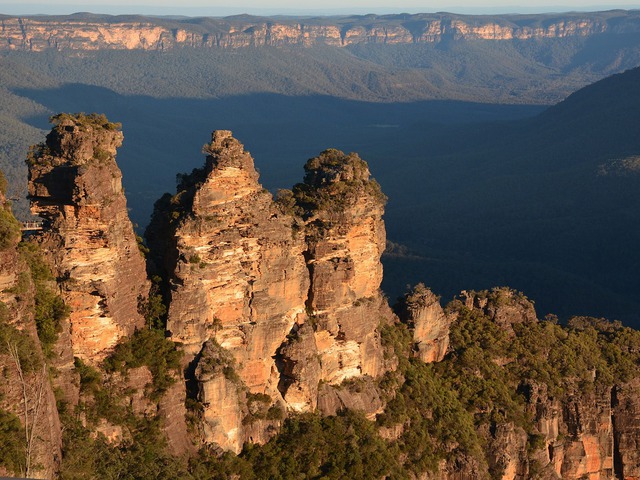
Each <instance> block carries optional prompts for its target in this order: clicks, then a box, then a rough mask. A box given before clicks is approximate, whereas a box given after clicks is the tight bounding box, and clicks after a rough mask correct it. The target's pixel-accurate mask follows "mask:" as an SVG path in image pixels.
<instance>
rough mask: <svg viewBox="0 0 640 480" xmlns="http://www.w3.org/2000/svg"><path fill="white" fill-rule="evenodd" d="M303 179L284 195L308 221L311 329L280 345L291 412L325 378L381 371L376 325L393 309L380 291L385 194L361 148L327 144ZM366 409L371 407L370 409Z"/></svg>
mask: <svg viewBox="0 0 640 480" xmlns="http://www.w3.org/2000/svg"><path fill="white" fill-rule="evenodd" d="M305 172H306V174H305V179H304V183H302V184H299V185H296V186H295V187H294V190H293V192H292V193H291V198H288V199H287V198H284V196H283V198H282V199H281V201H282V203H283V204H287V205H288V206H289V207H291V208H293V209H294V211H295V212H296V213H298V214H300V215H301V216H302V218H303V219H304V221H305V232H306V233H305V236H306V243H307V250H306V251H305V259H306V264H307V268H308V269H309V277H310V280H311V283H310V288H309V292H308V297H307V298H306V306H307V312H308V313H309V315H310V322H311V323H312V325H313V328H312V329H306V330H301V331H298V332H296V336H295V337H293V338H292V339H290V340H289V342H287V344H286V345H285V346H284V347H283V348H282V349H281V351H280V361H281V363H282V372H283V378H282V381H281V384H280V391H281V392H282V394H283V396H284V398H285V400H287V401H290V405H291V408H293V409H294V410H300V411H304V410H308V409H311V410H313V409H315V407H316V403H315V396H314V395H313V393H314V392H307V393H310V395H308V394H305V392H304V390H305V389H306V388H309V386H311V388H313V385H315V384H317V381H318V380H320V381H322V382H325V383H326V384H328V385H339V384H340V383H342V382H343V381H345V380H348V379H350V378H358V377H362V376H365V375H366V376H369V377H377V376H379V375H380V374H381V373H383V371H385V369H386V366H385V364H384V359H383V350H382V347H381V345H380V338H379V333H378V327H379V325H380V322H381V321H383V322H385V321H388V320H389V319H390V317H391V312H390V311H389V307H388V305H387V303H386V300H385V299H384V298H383V297H382V295H381V293H380V290H379V288H380V282H381V281H382V264H381V263H380V256H381V255H382V252H383V250H384V246H385V240H386V237H385V228H384V222H383V221H382V214H383V211H384V204H385V201H386V198H385V197H384V195H383V194H382V192H381V191H380V187H379V185H378V184H377V183H376V182H375V181H374V180H372V179H370V173H369V169H368V167H367V164H366V163H365V162H364V161H363V160H362V159H360V158H359V157H358V156H357V155H356V154H349V155H345V154H344V153H342V152H340V151H338V150H326V151H324V152H323V153H322V154H321V155H320V156H318V157H316V158H313V159H311V160H309V161H308V162H307V164H306V165H305ZM365 410H367V409H365Z"/></svg>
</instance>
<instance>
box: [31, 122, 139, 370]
mask: <svg viewBox="0 0 640 480" xmlns="http://www.w3.org/2000/svg"><path fill="white" fill-rule="evenodd" d="M53 122H54V124H55V126H54V128H53V129H52V131H51V133H49V135H47V140H46V142H45V143H43V144H40V145H37V146H35V147H34V148H32V151H31V152H30V155H29V159H28V162H27V163H28V166H29V197H30V200H31V208H32V212H33V213H34V214H36V215H39V216H40V217H42V218H43V219H44V221H45V229H44V230H43V232H42V233H41V234H40V235H39V236H38V238H37V241H38V242H39V244H40V245H41V246H42V248H43V250H44V252H45V253H46V255H47V256H48V258H49V260H50V263H51V265H52V267H53V270H54V274H55V276H56V278H57V280H58V282H59V285H60V288H61V290H62V296H63V298H64V301H65V303H66V304H67V305H68V306H69V307H70V308H71V314H70V316H69V319H68V321H67V322H66V324H65V325H64V326H63V332H62V334H61V341H60V342H59V355H61V356H62V357H64V358H66V362H67V363H68V362H70V361H72V357H73V356H75V357H79V358H81V359H82V360H84V361H85V362H87V363H89V364H92V365H97V364H98V363H99V362H100V361H101V360H102V359H103V358H104V357H105V355H106V354H107V353H108V352H109V351H110V350H111V349H112V348H113V347H114V345H115V344H116V343H117V342H118V340H119V339H120V338H122V337H123V336H127V335H130V334H132V333H133V332H134V330H135V329H136V328H140V327H142V326H143V325H144V319H143V318H142V316H141V314H140V313H139V312H138V310H139V305H140V302H142V301H144V299H145V297H146V296H147V294H148V291H149V284H148V281H147V279H146V268H145V263H144V259H143V257H142V254H141V253H140V251H139V249H138V246H137V242H136V237H135V235H134V232H133V227H132V225H131V221H130V220H129V217H128V214H127V207H126V200H125V197H124V192H123V189H122V183H121V179H122V174H121V173H120V170H119V168H118V167H117V165H116V163H115V155H116V149H117V148H118V147H119V146H120V144H121V143H122V138H123V136H122V133H121V132H120V130H119V126H118V125H116V124H113V123H110V122H108V121H107V120H106V118H104V116H99V115H88V116H86V115H82V114H79V115H77V116H71V115H66V114H62V115H58V116H57V117H54V118H53Z"/></svg>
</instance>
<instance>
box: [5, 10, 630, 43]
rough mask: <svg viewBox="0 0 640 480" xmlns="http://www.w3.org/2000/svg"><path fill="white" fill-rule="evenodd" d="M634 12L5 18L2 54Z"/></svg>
mask: <svg viewBox="0 0 640 480" xmlns="http://www.w3.org/2000/svg"><path fill="white" fill-rule="evenodd" d="M638 19H639V14H638V13H637V12H635V11H628V12H624V11H610V12H599V13H563V14H556V15H545V16H541V15H539V16H533V15H503V16H475V17H473V16H468V15H455V14H447V13H437V14H417V15H386V16H377V15H366V16H360V17H359V16H353V17H341V18H340V17H333V18H329V17H327V18H313V19H291V20H285V19H282V18H278V19H265V18H261V17H250V16H237V17H229V18H208V19H202V20H200V21H193V20H192V19H188V20H184V21H179V20H173V21H170V20H167V19H151V18H146V17H137V18H131V17H129V18H122V17H107V16H103V17H100V16H96V15H85V16H83V15H74V16H70V17H68V19H62V20H61V19H60V17H3V18H0V49H4V50H28V51H43V50H47V49H56V50H103V49H106V50H167V49H172V48H180V47H197V48H242V47H261V46H276V47H277V46H282V45H301V46H305V47H310V46H314V45H330V46H335V47H344V46H349V45H354V44H363V43H377V44H409V43H436V42H442V41H445V40H447V41H452V40H453V41H460V40H462V41H468V40H491V41H502V40H529V39H547V38H566V37H585V36H589V35H599V34H604V33H607V34H609V33H619V34H623V33H624V34H628V33H637V32H638V31H640V22H639V21H638Z"/></svg>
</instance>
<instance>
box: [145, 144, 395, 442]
mask: <svg viewBox="0 0 640 480" xmlns="http://www.w3.org/2000/svg"><path fill="white" fill-rule="evenodd" d="M205 152H206V153H207V159H206V164H205V166H204V167H203V168H201V169H196V170H194V171H193V172H192V173H191V174H189V175H184V176H181V177H180V184H179V185H178V193H177V194H176V195H173V196H171V195H166V196H165V197H163V199H161V200H160V201H159V202H158V203H157V204H156V211H155V213H154V217H153V219H152V222H151V224H150V226H149V228H148V230H147V234H146V236H147V241H148V243H149V246H150V248H151V251H152V254H153V257H154V259H155V260H156V262H157V264H158V265H159V267H160V269H161V271H162V275H163V276H164V277H165V278H167V279H168V282H169V291H168V296H169V297H170V300H169V302H170V306H169V312H168V320H167V331H168V333H169V335H170V338H171V339H173V340H174V341H176V342H179V343H180V344H181V345H182V348H183V349H184V351H185V353H186V360H187V361H191V362H192V367H191V368H192V369H193V371H194V374H195V378H194V379H195V381H196V382H197V383H198V385H199V389H198V399H199V400H200V402H201V403H202V404H203V405H205V407H204V413H203V419H204V436H205V441H206V442H208V443H217V444H218V445H220V446H222V447H223V448H227V449H231V450H234V451H236V452H238V451H240V449H241V447H242V444H243V443H244V442H245V441H247V440H249V439H250V438H252V439H253V441H260V439H266V438H268V436H269V435H268V433H267V432H268V431H269V430H270V429H271V430H273V423H274V422H276V423H277V422H278V421H279V420H280V418H279V415H278V414H277V412H278V411H284V410H291V411H296V412H310V411H315V410H316V409H319V410H321V411H325V412H330V413H335V412H336V411H337V410H340V409H342V408H344V407H345V406H347V407H348V406H350V404H352V403H354V402H355V403H356V404H357V405H358V406H359V407H361V408H362V409H364V410H365V411H367V412H368V413H369V414H374V413H375V412H376V411H378V410H379V409H380V408H381V407H382V402H381V400H380V399H379V398H378V397H379V396H378V395H376V394H374V395H373V396H370V393H371V391H368V393H367V394H366V395H365V394H363V393H362V392H360V394H357V393H356V394H353V393H352V394H350V395H341V394H339V393H337V392H336V391H335V389H334V388H333V387H334V386H338V385H340V384H342V383H343V382H344V381H345V380H347V379H353V378H357V379H362V378H366V379H374V378H377V377H379V376H380V375H381V374H383V373H384V372H385V371H386V370H388V369H389V368H392V367H393V364H392V363H387V364H385V361H384V355H383V348H382V346H381V344H380V336H379V326H380V325H381V324H385V323H389V322H392V321H393V314H392V313H391V310H390V309H389V307H388V305H386V303H385V301H384V300H383V298H382V296H381V294H380V291H379V287H380V282H381V280H382V266H381V263H380V256H381V255H382V251H383V249H384V243H385V234H384V225H383V223H382V219H381V217H382V212H383V206H384V200H385V199H384V196H383V195H382V194H381V193H380V190H379V186H378V185H377V183H375V182H374V181H373V180H371V179H369V170H368V168H367V165H366V163H365V162H364V161H362V160H361V159H359V158H358V157H357V156H356V155H353V154H352V155H350V156H346V155H344V154H343V153H342V152H338V151H335V150H331V151H327V152H324V153H323V154H321V155H320V156H319V157H318V158H315V159H312V160H310V161H309V162H308V163H307V166H306V167H305V169H306V170H307V175H306V177H305V183H304V184H301V185H299V186H297V187H296V188H295V190H294V192H291V191H289V192H286V193H283V194H282V195H281V197H282V198H280V199H279V201H278V202H275V201H274V200H273V198H272V195H271V194H270V193H269V192H268V191H267V190H265V189H263V188H262V186H261V185H260V184H259V183H258V174H257V172H256V170H255V168H254V164H253V159H252V158H251V156H250V154H249V153H248V152H246V151H245V150H244V148H243V146H242V144H240V143H239V142H238V141H237V140H236V139H235V138H233V137H232V136H231V132H228V131H216V132H214V133H213V136H212V141H211V143H210V144H208V145H206V146H205ZM231 372H233V374H231ZM321 386H323V388H320V387H321ZM373 390H374V391H375V388H374V389H373ZM256 396H257V397H256ZM255 398H259V399H260V401H259V402H258V401H254V399H255ZM256 402H258V403H256ZM260 402H263V403H265V405H264V406H263V408H265V409H267V410H268V411H269V412H271V413H270V414H269V415H270V416H269V419H270V420H271V421H270V422H269V421H263V422H262V424H263V425H262V426H259V425H260V422H257V424H255V422H254V423H252V424H251V426H250V427H248V426H247V424H246V421H245V422H243V419H246V418H247V416H248V415H249V416H250V415H251V411H250V410H251V407H250V405H252V404H253V405H255V404H260Z"/></svg>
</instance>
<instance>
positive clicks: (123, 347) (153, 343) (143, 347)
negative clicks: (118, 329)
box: [103, 328, 182, 395]
mask: <svg viewBox="0 0 640 480" xmlns="http://www.w3.org/2000/svg"><path fill="white" fill-rule="evenodd" d="M181 357H182V352H181V351H180V350H178V349H177V347H176V344H175V343H174V342H172V341H170V340H167V339H166V338H165V337H164V332H162V331H159V330H155V329H149V328H145V329H143V330H137V331H136V332H135V333H134V334H133V335H132V336H131V337H128V338H125V339H123V340H122V341H121V342H120V343H118V345H116V348H115V349H114V351H113V353H112V354H111V355H110V356H109V357H107V358H106V359H105V360H104V362H103V368H104V370H105V371H106V372H108V373H112V372H120V373H126V372H127V370H129V369H130V368H137V367H141V366H143V365H144V366H147V367H148V368H149V370H150V371H151V374H152V375H153V387H154V395H160V394H162V393H163V392H164V391H166V389H167V388H168V387H169V386H170V385H172V384H173V383H174V381H175V379H174V378H175V375H174V374H172V371H173V372H174V373H176V372H179V371H180V359H181Z"/></svg>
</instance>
